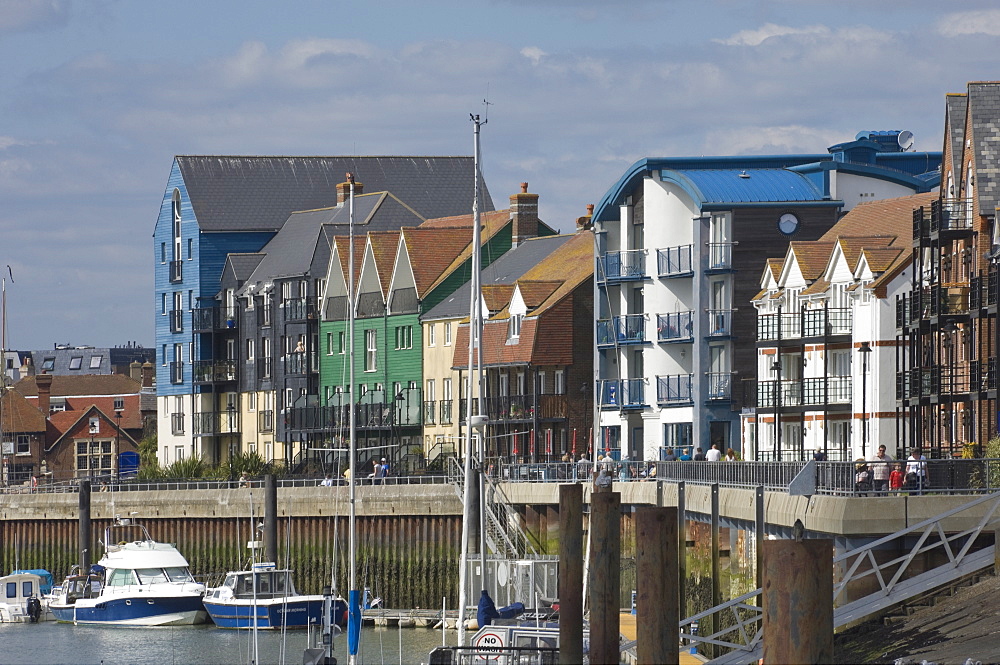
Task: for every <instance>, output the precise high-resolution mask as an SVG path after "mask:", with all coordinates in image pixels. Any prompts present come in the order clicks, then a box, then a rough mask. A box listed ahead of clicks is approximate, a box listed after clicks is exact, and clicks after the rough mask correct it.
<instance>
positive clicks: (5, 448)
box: [0, 441, 14, 455]
mask: <svg viewBox="0 0 1000 665" xmlns="http://www.w3.org/2000/svg"><path fill="white" fill-rule="evenodd" d="M0 446H2V448H0V454H3V455H13V454H14V442H13V441H4V442H3V443H2V444H0Z"/></svg>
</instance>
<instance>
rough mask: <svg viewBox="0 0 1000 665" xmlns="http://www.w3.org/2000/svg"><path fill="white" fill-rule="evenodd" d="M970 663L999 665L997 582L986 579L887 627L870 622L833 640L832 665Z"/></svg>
mask: <svg viewBox="0 0 1000 665" xmlns="http://www.w3.org/2000/svg"><path fill="white" fill-rule="evenodd" d="M970 658H971V659H972V660H973V661H979V662H981V663H984V664H986V663H1000V577H995V576H988V577H985V578H983V579H982V580H981V581H980V582H978V583H977V584H974V585H973V586H971V587H966V588H963V589H959V590H958V591H957V592H956V593H955V595H953V596H945V597H939V598H938V599H937V600H936V602H935V604H934V605H932V606H929V607H922V608H919V609H916V610H915V611H914V612H913V613H912V614H910V615H908V616H905V617H898V618H896V619H894V622H893V623H891V624H889V625H886V624H883V623H882V621H881V620H879V621H873V622H869V623H867V624H864V625H861V626H856V627H855V628H852V629H850V630H848V631H845V632H843V633H840V634H838V635H837V636H836V638H835V640H834V662H835V663H895V662H900V661H902V662H908V663H920V662H921V661H923V660H926V661H930V662H933V663H938V664H939V665H962V664H963V663H965V662H966V660H967V659H970Z"/></svg>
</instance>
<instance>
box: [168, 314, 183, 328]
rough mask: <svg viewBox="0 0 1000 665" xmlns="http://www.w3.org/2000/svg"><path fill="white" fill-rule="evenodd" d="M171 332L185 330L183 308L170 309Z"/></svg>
mask: <svg viewBox="0 0 1000 665" xmlns="http://www.w3.org/2000/svg"><path fill="white" fill-rule="evenodd" d="M170 332H172V333H179V332H184V310H183V309H172V310H170Z"/></svg>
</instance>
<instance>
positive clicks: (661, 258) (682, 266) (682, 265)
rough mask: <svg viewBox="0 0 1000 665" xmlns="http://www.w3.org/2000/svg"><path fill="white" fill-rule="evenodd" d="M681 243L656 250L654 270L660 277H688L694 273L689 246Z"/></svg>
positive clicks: (690, 246)
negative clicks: (677, 245)
mask: <svg viewBox="0 0 1000 665" xmlns="http://www.w3.org/2000/svg"><path fill="white" fill-rule="evenodd" d="M693 246H694V245H681V246H679V247H667V248H665V249H658V250H656V270H657V274H658V275H659V276H660V277H690V276H691V275H693V274H694V267H693V264H692V262H691V248H692V247H693Z"/></svg>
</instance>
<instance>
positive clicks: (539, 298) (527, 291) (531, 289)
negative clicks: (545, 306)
mask: <svg viewBox="0 0 1000 665" xmlns="http://www.w3.org/2000/svg"><path fill="white" fill-rule="evenodd" d="M561 285H562V281H560V280H530V279H519V280H517V288H518V290H519V291H520V292H521V298H523V299H524V305H525V306H526V307H527V308H528V311H531V310H533V309H535V308H536V307H538V306H539V305H541V304H542V303H543V302H545V300H546V299H547V298H548V297H549V296H551V295H552V294H553V293H555V291H556V289H558V288H559V287H560V286H561Z"/></svg>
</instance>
